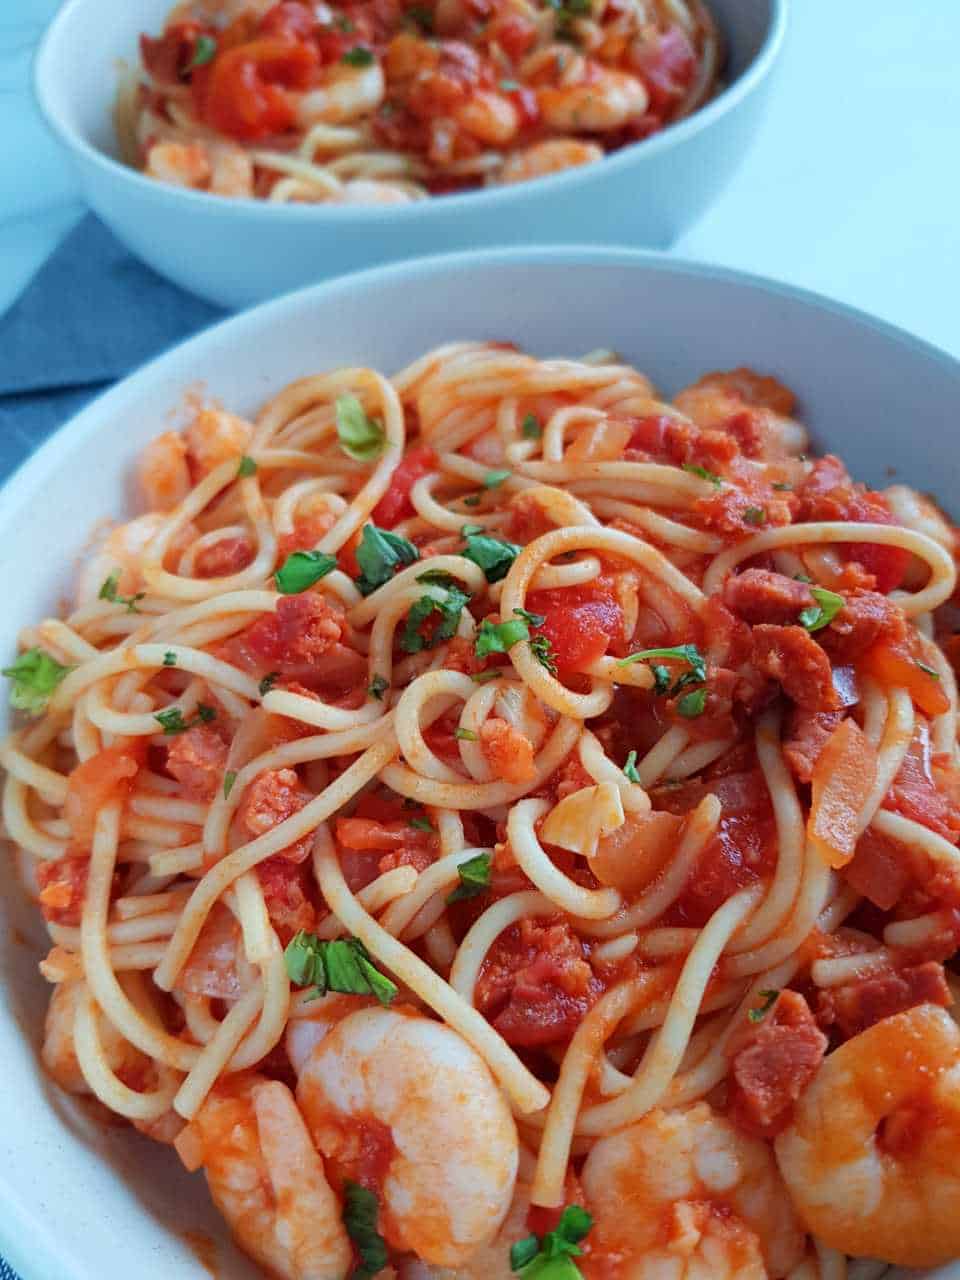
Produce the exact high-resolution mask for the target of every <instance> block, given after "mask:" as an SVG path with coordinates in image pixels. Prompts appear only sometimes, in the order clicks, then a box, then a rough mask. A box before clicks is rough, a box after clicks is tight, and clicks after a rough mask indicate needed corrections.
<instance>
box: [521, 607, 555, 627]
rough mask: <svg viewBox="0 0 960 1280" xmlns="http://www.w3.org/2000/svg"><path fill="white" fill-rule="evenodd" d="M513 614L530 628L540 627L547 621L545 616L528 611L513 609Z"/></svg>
mask: <svg viewBox="0 0 960 1280" xmlns="http://www.w3.org/2000/svg"><path fill="white" fill-rule="evenodd" d="M513 612H514V613H515V614H516V615H517V617H518V618H522V619H523V620H524V622H529V623H530V625H531V627H542V626H543V624H544V623H545V622H546V620H547V617H546V614H544V613H531V612H530V610H529V609H514V611H513Z"/></svg>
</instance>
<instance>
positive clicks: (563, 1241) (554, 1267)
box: [510, 1204, 593, 1280]
mask: <svg viewBox="0 0 960 1280" xmlns="http://www.w3.org/2000/svg"><path fill="white" fill-rule="evenodd" d="M592 1226H593V1218H592V1217H591V1216H590V1214H589V1213H587V1211H586V1209H582V1208H581V1207H580V1205H578V1204H568V1205H567V1207H566V1208H565V1209H564V1211H563V1213H562V1214H561V1215H560V1221H559V1222H558V1223H557V1226H556V1229H555V1230H553V1231H548V1232H547V1233H546V1235H545V1236H543V1237H540V1236H536V1235H529V1236H527V1237H526V1238H525V1239H523V1240H518V1241H517V1243H516V1244H515V1245H512V1246H511V1248H510V1269H511V1271H514V1272H516V1274H517V1275H518V1276H520V1277H521V1280H579V1277H580V1276H581V1275H582V1273H581V1271H580V1268H579V1267H578V1266H577V1265H576V1263H575V1262H574V1261H573V1259H574V1258H579V1257H580V1256H581V1254H582V1253H583V1250H582V1249H581V1248H580V1241H581V1240H582V1239H583V1238H584V1236H586V1234H587V1232H588V1231H589V1230H590V1228H591V1227H592Z"/></svg>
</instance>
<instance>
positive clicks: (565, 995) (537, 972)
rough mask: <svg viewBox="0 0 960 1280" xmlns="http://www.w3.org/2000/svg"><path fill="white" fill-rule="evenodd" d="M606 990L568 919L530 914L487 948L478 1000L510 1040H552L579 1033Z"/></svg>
mask: <svg viewBox="0 0 960 1280" xmlns="http://www.w3.org/2000/svg"><path fill="white" fill-rule="evenodd" d="M600 990H601V984H600V982H599V980H598V979H597V978H596V977H595V975H594V973H593V970H592V969H591V968H590V965H589V963H588V962H587V959H586V957H585V954H584V949H583V944H582V943H581V941H580V939H579V938H578V937H577V936H576V935H575V934H574V933H573V931H572V930H571V928H570V926H569V925H568V924H566V923H565V922H562V923H557V924H550V923H548V922H546V921H538V920H529V919H528V920H522V921H521V922H520V924H519V925H511V926H510V928H509V929H505V930H504V932H503V933H501V934H500V936H499V937H498V938H497V940H496V941H495V942H494V944H493V946H492V947H491V948H490V950H489V951H488V952H487V955H486V957H485V959H484V962H483V965H482V966H481V969H480V976H479V978H478V980H477V994H476V1004H477V1008H478V1009H479V1010H480V1012H481V1013H482V1014H483V1015H484V1017H485V1018H487V1019H488V1020H489V1021H490V1022H491V1023H492V1024H493V1026H494V1027H495V1028H496V1029H497V1031H499V1032H500V1034H501V1035H502V1036H503V1037H504V1039H505V1040H506V1041H507V1042H508V1043H509V1044H514V1045H541V1044H552V1043H554V1042H556V1041H558V1040H566V1039H568V1038H569V1037H570V1036H571V1035H572V1034H573V1032H574V1031H575V1030H576V1028H577V1026H578V1025H579V1024H580V1021H581V1020H582V1018H583V1016H584V1014H585V1013H586V1012H587V1010H588V1009H589V1008H590V1006H591V1005H592V1004H593V1003H594V1001H595V1000H596V999H597V996H598V995H599V994H600Z"/></svg>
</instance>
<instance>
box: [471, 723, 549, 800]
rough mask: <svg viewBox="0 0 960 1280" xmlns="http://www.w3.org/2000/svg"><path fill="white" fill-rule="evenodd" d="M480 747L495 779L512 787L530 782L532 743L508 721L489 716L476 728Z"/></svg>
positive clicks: (532, 773) (532, 774) (532, 771)
mask: <svg viewBox="0 0 960 1280" xmlns="http://www.w3.org/2000/svg"><path fill="white" fill-rule="evenodd" d="M480 745H481V747H482V748H483V754H484V756H485V757H486V760H487V764H489V766H490V768H491V770H492V772H493V775H494V777H495V778H502V779H503V781H504V782H509V783H511V784H512V785H521V784H523V783H525V782H530V781H531V780H532V779H533V777H534V775H535V773H536V769H535V767H534V762H533V743H532V742H531V741H530V739H529V738H528V737H527V735H526V734H525V733H521V732H520V730H519V729H516V728H514V726H513V725H512V724H510V722H509V721H508V720H503V719H501V718H500V716H489V717H488V718H487V719H486V720H485V721H484V722H483V724H482V726H481V728H480Z"/></svg>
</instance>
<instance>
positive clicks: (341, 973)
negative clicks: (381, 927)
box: [283, 929, 397, 1005]
mask: <svg viewBox="0 0 960 1280" xmlns="http://www.w3.org/2000/svg"><path fill="white" fill-rule="evenodd" d="M283 958H284V962H285V964H286V967H287V973H288V975H289V977H290V981H291V982H293V983H296V985H297V986H298V987H310V986H315V987H316V988H317V992H316V994H317V995H318V996H322V995H326V993H327V992H328V991H339V992H343V993H344V994H346V995H355V996H376V998H377V999H378V1000H379V1001H380V1003H381V1004H382V1005H388V1004H390V1003H391V1001H392V1000H393V998H394V996H395V995H396V994H397V986H396V984H395V983H394V982H391V980H390V979H389V978H388V977H386V976H385V975H384V974H382V973H381V972H380V970H379V969H378V968H377V967H376V966H375V965H374V963H373V961H372V960H371V959H370V956H369V955H368V953H367V949H366V947H364V945H363V943H362V942H360V941H359V940H358V939H357V938H342V939H338V940H337V941H335V942H325V941H321V939H320V938H318V937H317V936H316V935H315V934H312V933H307V932H306V931H305V930H303V929H301V930H300V932H299V933H297V934H294V936H293V937H292V938H291V939H290V941H289V942H288V943H287V946H286V950H285V951H284V953H283Z"/></svg>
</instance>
